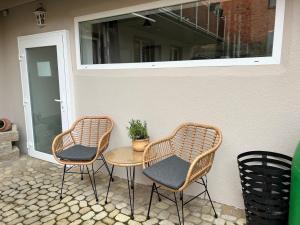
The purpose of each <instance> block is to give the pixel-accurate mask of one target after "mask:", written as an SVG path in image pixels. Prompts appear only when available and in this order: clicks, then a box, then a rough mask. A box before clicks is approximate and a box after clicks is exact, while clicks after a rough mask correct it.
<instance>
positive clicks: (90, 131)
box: [72, 116, 113, 147]
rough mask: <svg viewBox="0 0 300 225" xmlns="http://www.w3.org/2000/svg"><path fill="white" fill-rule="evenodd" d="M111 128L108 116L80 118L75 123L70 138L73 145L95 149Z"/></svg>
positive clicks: (111, 123)
mask: <svg viewBox="0 0 300 225" xmlns="http://www.w3.org/2000/svg"><path fill="white" fill-rule="evenodd" d="M112 127H113V121H112V119H111V118H110V117H108V116H89V117H82V118H80V119H78V120H77V121H76V122H75V126H74V129H73V130H72V137H73V140H74V142H75V144H80V145H84V146H87V147H97V146H98V142H99V140H100V138H101V137H102V136H103V135H104V134H105V133H106V132H107V131H109V130H111V129H112Z"/></svg>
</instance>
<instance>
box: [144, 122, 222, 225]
mask: <svg viewBox="0 0 300 225" xmlns="http://www.w3.org/2000/svg"><path fill="white" fill-rule="evenodd" d="M221 142H222V134H221V131H220V130H219V129H218V128H216V127H213V126H209V125H202V124H195V123H185V124H182V125H181V126H179V127H178V128H177V129H176V130H175V132H174V133H173V134H172V135H171V136H169V137H167V138H164V139H162V140H159V141H156V142H152V143H150V144H149V145H148V146H147V148H146V149H145V152H144V160H143V167H144V171H143V173H144V174H145V175H146V176H147V177H148V178H150V179H151V180H152V181H153V185H152V191H151V197H150V203H149V208H148V214H147V219H149V218H150V217H149V214H150V209H151V203H152V197H153V193H154V192H156V193H157V195H158V199H159V201H161V198H160V196H162V197H165V198H167V199H169V200H170V201H172V202H174V203H175V204H176V208H177V213H178V218H179V224H181V219H180V213H179V209H178V204H177V198H176V193H179V194H180V200H181V206H182V209H181V210H182V224H184V212H183V206H184V205H186V204H188V203H189V202H190V201H192V200H194V199H195V198H197V197H198V196H200V195H202V194H207V196H208V198H209V201H210V203H211V206H212V208H213V210H214V213H215V217H216V218H217V213H216V211H215V208H214V205H213V203H212V200H211V198H210V195H209V193H208V190H207V177H206V174H207V173H208V172H209V171H210V169H211V167H212V164H213V160H214V155H215V152H216V150H217V149H218V148H219V146H220V145H221ZM193 182H197V183H198V184H201V185H203V187H204V191H203V192H201V193H200V194H199V195H197V196H195V197H193V198H191V199H189V200H187V201H185V202H184V200H183V191H184V190H185V189H186V188H187V187H188V186H189V185H190V184H191V183H193ZM159 188H163V189H166V190H169V191H171V192H173V194H174V200H173V199H171V198H169V197H168V196H165V195H163V194H162V193H159V192H158V189H159Z"/></svg>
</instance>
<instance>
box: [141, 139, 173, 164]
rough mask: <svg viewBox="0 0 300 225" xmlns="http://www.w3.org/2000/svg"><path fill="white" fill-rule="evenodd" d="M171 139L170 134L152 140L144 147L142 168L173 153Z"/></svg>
mask: <svg viewBox="0 0 300 225" xmlns="http://www.w3.org/2000/svg"><path fill="white" fill-rule="evenodd" d="M171 139H172V136H171V137H167V138H164V139H161V140H159V141H155V142H152V143H150V144H149V145H148V146H147V147H146V149H145V151H144V155H143V168H144V169H145V168H147V167H149V166H150V165H152V164H154V163H157V162H159V161H161V160H163V159H165V158H167V157H169V156H171V155H173V154H174V151H173V148H172V145H171Z"/></svg>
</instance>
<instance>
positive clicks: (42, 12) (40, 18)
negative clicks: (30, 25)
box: [33, 3, 47, 27]
mask: <svg viewBox="0 0 300 225" xmlns="http://www.w3.org/2000/svg"><path fill="white" fill-rule="evenodd" d="M33 14H34V15H35V19H36V23H37V25H38V26H39V27H44V26H45V25H46V16H47V11H46V9H45V8H44V7H43V5H42V3H41V4H40V5H39V7H38V8H37V9H36V10H35V11H34V12H33Z"/></svg>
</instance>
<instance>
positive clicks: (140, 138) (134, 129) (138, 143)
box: [127, 119, 149, 152]
mask: <svg viewBox="0 0 300 225" xmlns="http://www.w3.org/2000/svg"><path fill="white" fill-rule="evenodd" d="M127 129H128V135H129V137H130V138H131V140H132V148H133V150H135V151H138V152H142V151H144V149H145V148H146V146H147V145H148V144H149V136H148V131H147V123H146V121H144V122H141V121H140V120H133V119H132V120H130V121H129V127H127Z"/></svg>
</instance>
